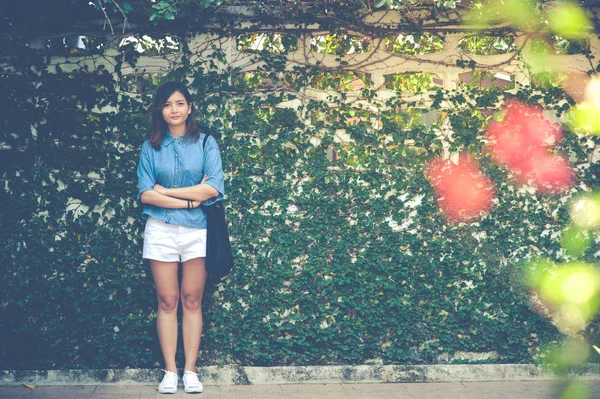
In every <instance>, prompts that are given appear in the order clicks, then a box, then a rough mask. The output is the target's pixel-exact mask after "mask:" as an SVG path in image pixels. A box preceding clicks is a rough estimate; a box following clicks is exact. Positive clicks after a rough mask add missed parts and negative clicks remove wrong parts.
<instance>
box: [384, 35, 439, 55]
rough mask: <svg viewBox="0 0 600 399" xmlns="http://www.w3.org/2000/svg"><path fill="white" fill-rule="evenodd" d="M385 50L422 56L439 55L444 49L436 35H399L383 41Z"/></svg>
mask: <svg viewBox="0 0 600 399" xmlns="http://www.w3.org/2000/svg"><path fill="white" fill-rule="evenodd" d="M384 44H385V50H386V51H388V52H390V53H394V54H409V55H423V54H434V53H439V52H441V51H442V50H443V48H444V40H443V39H442V38H441V37H439V36H436V35H432V34H429V33H423V34H420V35H412V34H400V35H398V36H395V37H388V38H386V39H385V42H384Z"/></svg>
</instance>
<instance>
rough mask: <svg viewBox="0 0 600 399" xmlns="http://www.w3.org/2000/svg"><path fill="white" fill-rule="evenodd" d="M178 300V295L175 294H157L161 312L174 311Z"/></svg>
mask: <svg viewBox="0 0 600 399" xmlns="http://www.w3.org/2000/svg"><path fill="white" fill-rule="evenodd" d="M178 302H179V296H178V295H177V294H175V295H159V296H158V307H159V309H160V310H162V311H163V312H175V311H176V310H177V304H178Z"/></svg>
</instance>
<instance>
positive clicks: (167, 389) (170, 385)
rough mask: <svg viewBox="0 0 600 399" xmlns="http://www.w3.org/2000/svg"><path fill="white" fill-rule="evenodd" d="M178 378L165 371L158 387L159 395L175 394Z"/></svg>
mask: <svg viewBox="0 0 600 399" xmlns="http://www.w3.org/2000/svg"><path fill="white" fill-rule="evenodd" d="M178 380H179V377H177V374H175V373H174V372H172V371H169V370H165V376H164V377H163V379H162V381H161V382H160V385H159V386H158V392H160V393H176V392H177V382H178Z"/></svg>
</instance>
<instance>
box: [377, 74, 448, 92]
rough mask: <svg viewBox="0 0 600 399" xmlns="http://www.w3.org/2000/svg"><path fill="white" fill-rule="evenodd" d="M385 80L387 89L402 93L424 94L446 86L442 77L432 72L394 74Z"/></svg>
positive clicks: (386, 76)
mask: <svg viewBox="0 0 600 399" xmlns="http://www.w3.org/2000/svg"><path fill="white" fill-rule="evenodd" d="M384 78H385V85H384V87H385V88H386V89H388V90H395V91H399V92H402V93H415V94H416V93H422V92H424V91H429V90H432V89H434V88H435V87H439V86H443V85H444V79H443V78H442V76H441V75H439V74H437V73H430V72H404V73H394V74H391V75H385V76H384Z"/></svg>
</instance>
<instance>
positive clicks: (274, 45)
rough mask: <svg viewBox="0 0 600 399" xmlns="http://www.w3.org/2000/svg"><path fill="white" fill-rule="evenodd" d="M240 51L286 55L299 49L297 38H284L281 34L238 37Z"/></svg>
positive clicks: (255, 34) (257, 34)
mask: <svg viewBox="0 0 600 399" xmlns="http://www.w3.org/2000/svg"><path fill="white" fill-rule="evenodd" d="M236 42H237V49H238V50H239V51H249V52H259V53H260V52H266V53H271V54H285V53H288V52H292V51H295V50H296V49H297V48H298V45H297V38H296V37H295V36H284V35H281V34H279V33H253V34H249V35H242V36H238V37H237V39H236Z"/></svg>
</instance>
